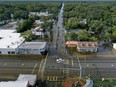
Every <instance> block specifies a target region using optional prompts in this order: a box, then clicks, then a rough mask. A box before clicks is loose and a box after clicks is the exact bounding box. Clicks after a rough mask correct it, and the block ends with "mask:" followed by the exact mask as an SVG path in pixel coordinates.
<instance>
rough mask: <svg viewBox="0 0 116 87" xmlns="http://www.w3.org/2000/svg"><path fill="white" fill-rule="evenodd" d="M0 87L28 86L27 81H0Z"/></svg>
mask: <svg viewBox="0 0 116 87" xmlns="http://www.w3.org/2000/svg"><path fill="white" fill-rule="evenodd" d="M0 87H29V82H28V81H8V82H0Z"/></svg>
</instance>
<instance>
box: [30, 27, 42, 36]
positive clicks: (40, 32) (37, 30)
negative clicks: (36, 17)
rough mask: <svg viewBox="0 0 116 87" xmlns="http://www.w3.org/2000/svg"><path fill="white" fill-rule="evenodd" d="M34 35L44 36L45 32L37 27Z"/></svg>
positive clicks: (33, 31) (33, 30)
mask: <svg viewBox="0 0 116 87" xmlns="http://www.w3.org/2000/svg"><path fill="white" fill-rule="evenodd" d="M32 33H33V34H34V35H38V36H42V37H43V36H44V32H43V29H42V28H41V27H40V26H39V27H36V28H35V29H32Z"/></svg>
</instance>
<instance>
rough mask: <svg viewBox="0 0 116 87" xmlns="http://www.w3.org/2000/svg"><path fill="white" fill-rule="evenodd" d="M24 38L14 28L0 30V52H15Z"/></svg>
mask: <svg viewBox="0 0 116 87" xmlns="http://www.w3.org/2000/svg"><path fill="white" fill-rule="evenodd" d="M23 41H24V38H23V37H21V35H20V33H16V31H15V30H0V54H15V53H16V48H17V47H18V46H19V45H20V44H22V43H23Z"/></svg>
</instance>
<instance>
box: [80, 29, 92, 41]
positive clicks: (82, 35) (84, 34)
mask: <svg viewBox="0 0 116 87" xmlns="http://www.w3.org/2000/svg"><path fill="white" fill-rule="evenodd" d="M89 38H90V34H89V33H88V32H87V31H86V30H80V31H78V39H80V40H81V41H89Z"/></svg>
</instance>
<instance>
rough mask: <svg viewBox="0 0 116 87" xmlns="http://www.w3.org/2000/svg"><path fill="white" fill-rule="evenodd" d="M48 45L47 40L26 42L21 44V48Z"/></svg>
mask: <svg viewBox="0 0 116 87" xmlns="http://www.w3.org/2000/svg"><path fill="white" fill-rule="evenodd" d="M45 46H46V42H25V43H23V44H21V45H20V46H19V48H28V49H38V48H39V49H42V48H44V47H45Z"/></svg>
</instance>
